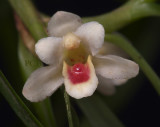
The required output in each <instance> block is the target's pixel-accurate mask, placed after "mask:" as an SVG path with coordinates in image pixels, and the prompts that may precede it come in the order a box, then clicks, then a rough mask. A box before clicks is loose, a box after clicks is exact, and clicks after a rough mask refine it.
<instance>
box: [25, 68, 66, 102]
mask: <svg viewBox="0 0 160 127" xmlns="http://www.w3.org/2000/svg"><path fill="white" fill-rule="evenodd" d="M60 72H61V71H60V70H59V68H57V67H53V66H48V67H42V68H40V69H38V70H36V71H34V72H33V73H32V74H31V75H30V77H29V78H28V80H27V81H26V83H25V85H24V87H23V91H22V93H23V95H24V96H25V97H26V98H27V99H28V100H30V101H31V102H38V101H41V100H43V99H45V98H46V97H48V96H50V95H51V94H52V93H53V92H54V91H55V90H56V89H57V88H59V87H60V86H61V85H62V83H63V77H62V74H61V73H60Z"/></svg>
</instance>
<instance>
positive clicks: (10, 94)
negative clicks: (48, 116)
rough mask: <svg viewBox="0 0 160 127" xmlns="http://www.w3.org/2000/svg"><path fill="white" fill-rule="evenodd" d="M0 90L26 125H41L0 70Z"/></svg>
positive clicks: (40, 126) (31, 126)
mask: <svg viewBox="0 0 160 127" xmlns="http://www.w3.org/2000/svg"><path fill="white" fill-rule="evenodd" d="M0 92H1V93H2V95H3V96H4V97H5V99H6V100H7V101H8V103H9V104H10V106H11V107H12V109H13V110H14V111H15V113H16V114H17V116H18V117H19V118H20V119H21V120H22V121H23V123H24V124H25V125H26V126H27V127H43V126H42V124H41V123H40V122H39V121H38V120H37V118H36V117H35V116H34V115H33V114H32V112H31V111H30V110H29V109H28V108H27V106H26V105H25V104H24V103H23V101H22V100H21V99H20V97H19V96H18V95H17V94H16V92H15V91H14V89H13V88H12V86H11V85H10V84H9V82H8V81H7V79H6V78H5V76H4V75H3V73H2V72H1V71H0Z"/></svg>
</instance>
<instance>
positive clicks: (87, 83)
mask: <svg viewBox="0 0 160 127" xmlns="http://www.w3.org/2000/svg"><path fill="white" fill-rule="evenodd" d="M48 33H49V36H50V37H47V38H43V39H40V40H39V41H38V42H37V44H36V45H35V51H36V54H37V55H38V57H39V58H40V60H41V61H43V62H44V63H46V64H48V65H49V66H46V67H42V68H40V69H37V70H36V71H34V72H33V73H32V74H31V75H30V77H29V78H28V80H27V81H26V83H25V85H24V88H23V95H24V96H25V97H26V98H27V99H28V100H30V101H32V102H37V101H41V100H43V99H45V98H46V97H48V96H51V94H52V93H53V92H54V91H55V90H57V89H58V88H59V87H60V86H61V85H62V84H63V83H64V85H65V89H66V91H67V93H68V94H69V95H70V96H72V97H73V98H76V99H80V98H83V97H87V96H91V95H92V94H93V93H94V92H95V90H96V88H97V87H98V84H99V87H98V89H99V90H100V91H102V92H103V93H107V94H112V93H113V92H114V85H119V84H122V83H124V82H126V81H127V80H128V79H130V78H133V77H135V76H136V75H137V74H138V72H139V66H138V65H137V64H136V63H135V62H133V61H131V60H127V59H124V58H122V57H119V56H115V55H104V56H103V55H101V54H100V53H99V51H100V49H101V48H102V45H103V43H104V36H105V32H104V28H103V26H102V25H101V24H99V23H98V22H88V23H85V24H82V21H81V18H80V17H79V16H77V15H75V14H72V13H69V12H64V11H59V12H57V13H56V14H54V15H53V17H52V18H51V20H50V21H49V23H48ZM103 48H104V47H103ZM97 77H98V78H97ZM98 79H99V81H98Z"/></svg>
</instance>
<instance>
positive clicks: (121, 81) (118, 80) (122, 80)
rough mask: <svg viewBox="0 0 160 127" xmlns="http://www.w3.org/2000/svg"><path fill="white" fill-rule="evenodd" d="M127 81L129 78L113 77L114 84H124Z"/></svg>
mask: <svg viewBox="0 0 160 127" xmlns="http://www.w3.org/2000/svg"><path fill="white" fill-rule="evenodd" d="M127 81H128V80H127V79H112V82H113V84H114V85H116V86H119V85H122V84H124V83H126V82H127Z"/></svg>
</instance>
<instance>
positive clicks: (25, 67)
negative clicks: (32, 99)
mask: <svg viewBox="0 0 160 127" xmlns="http://www.w3.org/2000/svg"><path fill="white" fill-rule="evenodd" d="M18 56H19V62H20V69H21V73H22V76H23V79H24V81H26V79H27V78H28V77H29V75H30V74H31V73H32V72H33V71H34V70H35V69H37V68H39V67H42V63H41V62H40V61H39V59H38V58H37V57H36V56H33V55H32V54H31V53H30V52H29V50H27V48H26V47H25V46H24V44H23V42H22V40H19V47H18ZM32 105H33V107H34V109H35V111H36V114H37V115H38V118H39V119H40V120H41V121H42V123H43V124H44V125H45V127H55V126H56V122H55V118H54V115H53V110H52V105H51V102H50V99H49V98H48V99H45V100H44V101H42V102H38V103H32Z"/></svg>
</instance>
